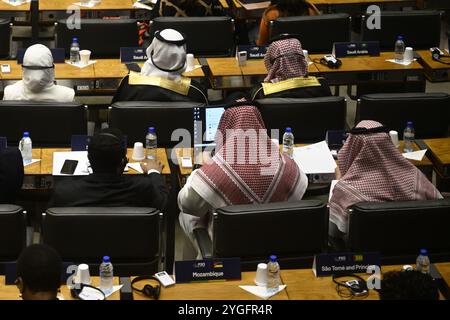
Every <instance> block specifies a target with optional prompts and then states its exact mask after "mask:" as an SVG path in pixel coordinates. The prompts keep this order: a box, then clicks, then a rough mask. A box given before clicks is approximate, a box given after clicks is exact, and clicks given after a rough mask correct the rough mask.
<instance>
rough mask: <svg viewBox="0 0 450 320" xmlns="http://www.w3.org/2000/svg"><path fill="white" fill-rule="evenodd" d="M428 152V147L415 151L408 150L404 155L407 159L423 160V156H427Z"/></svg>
mask: <svg viewBox="0 0 450 320" xmlns="http://www.w3.org/2000/svg"><path fill="white" fill-rule="evenodd" d="M426 152H427V149H424V150H419V151H413V152H406V153H402V155H403V156H404V157H405V158H406V159H410V160H416V161H422V159H423V157H424V156H425V153H426Z"/></svg>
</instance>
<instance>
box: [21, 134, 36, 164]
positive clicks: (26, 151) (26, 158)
mask: <svg viewBox="0 0 450 320" xmlns="http://www.w3.org/2000/svg"><path fill="white" fill-rule="evenodd" d="M19 150H20V153H21V154H22V159H23V162H25V163H30V162H31V160H32V159H33V144H32V142H31V138H30V133H29V132H28V131H26V132H24V133H23V138H22V139H21V140H20V142H19Z"/></svg>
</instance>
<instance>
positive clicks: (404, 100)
mask: <svg viewBox="0 0 450 320" xmlns="http://www.w3.org/2000/svg"><path fill="white" fill-rule="evenodd" d="M361 120H375V121H378V122H380V123H382V124H384V125H385V126H387V127H388V128H389V129H390V130H396V131H397V132H398V133H399V137H400V139H402V138H403V130H404V129H405V127H406V122H407V121H412V122H413V125H414V130H415V137H416V138H419V139H426V138H443V137H447V136H448V129H449V124H450V96H449V95H448V94H447V93H376V94H368V95H363V96H361V97H360V99H359V100H358V104H357V106H356V119H355V123H356V124H357V123H358V122H359V121H361Z"/></svg>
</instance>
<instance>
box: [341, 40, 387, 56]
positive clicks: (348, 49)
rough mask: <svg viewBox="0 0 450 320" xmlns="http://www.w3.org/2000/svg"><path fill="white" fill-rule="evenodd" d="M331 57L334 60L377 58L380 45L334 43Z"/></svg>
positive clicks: (364, 42)
mask: <svg viewBox="0 0 450 320" xmlns="http://www.w3.org/2000/svg"><path fill="white" fill-rule="evenodd" d="M333 55H334V56H335V57H336V58H344V57H351V56H367V55H368V56H379V55H380V43H379V42H378V41H361V42H335V43H334V44H333Z"/></svg>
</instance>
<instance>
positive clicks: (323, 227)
mask: <svg viewBox="0 0 450 320" xmlns="http://www.w3.org/2000/svg"><path fill="white" fill-rule="evenodd" d="M213 223H214V225H213V230H214V232H213V239H212V242H211V239H210V238H209V235H208V232H207V231H206V229H195V230H194V235H195V237H196V239H197V242H198V244H199V247H200V250H201V253H202V256H203V257H204V258H208V257H219V258H230V257H240V258H241V268H242V270H244V271H245V270H255V269H256V266H257V264H258V263H260V262H267V261H268V258H269V256H270V255H271V254H275V255H277V256H278V261H279V262H280V265H281V268H284V269H287V268H299V267H311V266H312V261H313V256H314V255H315V254H318V253H321V252H325V251H326V250H327V238H328V209H327V207H326V204H325V203H322V202H321V201H317V200H302V201H294V202H276V203H268V204H261V205H235V206H228V207H223V208H220V209H217V210H216V212H215V213H214V221H213Z"/></svg>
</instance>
